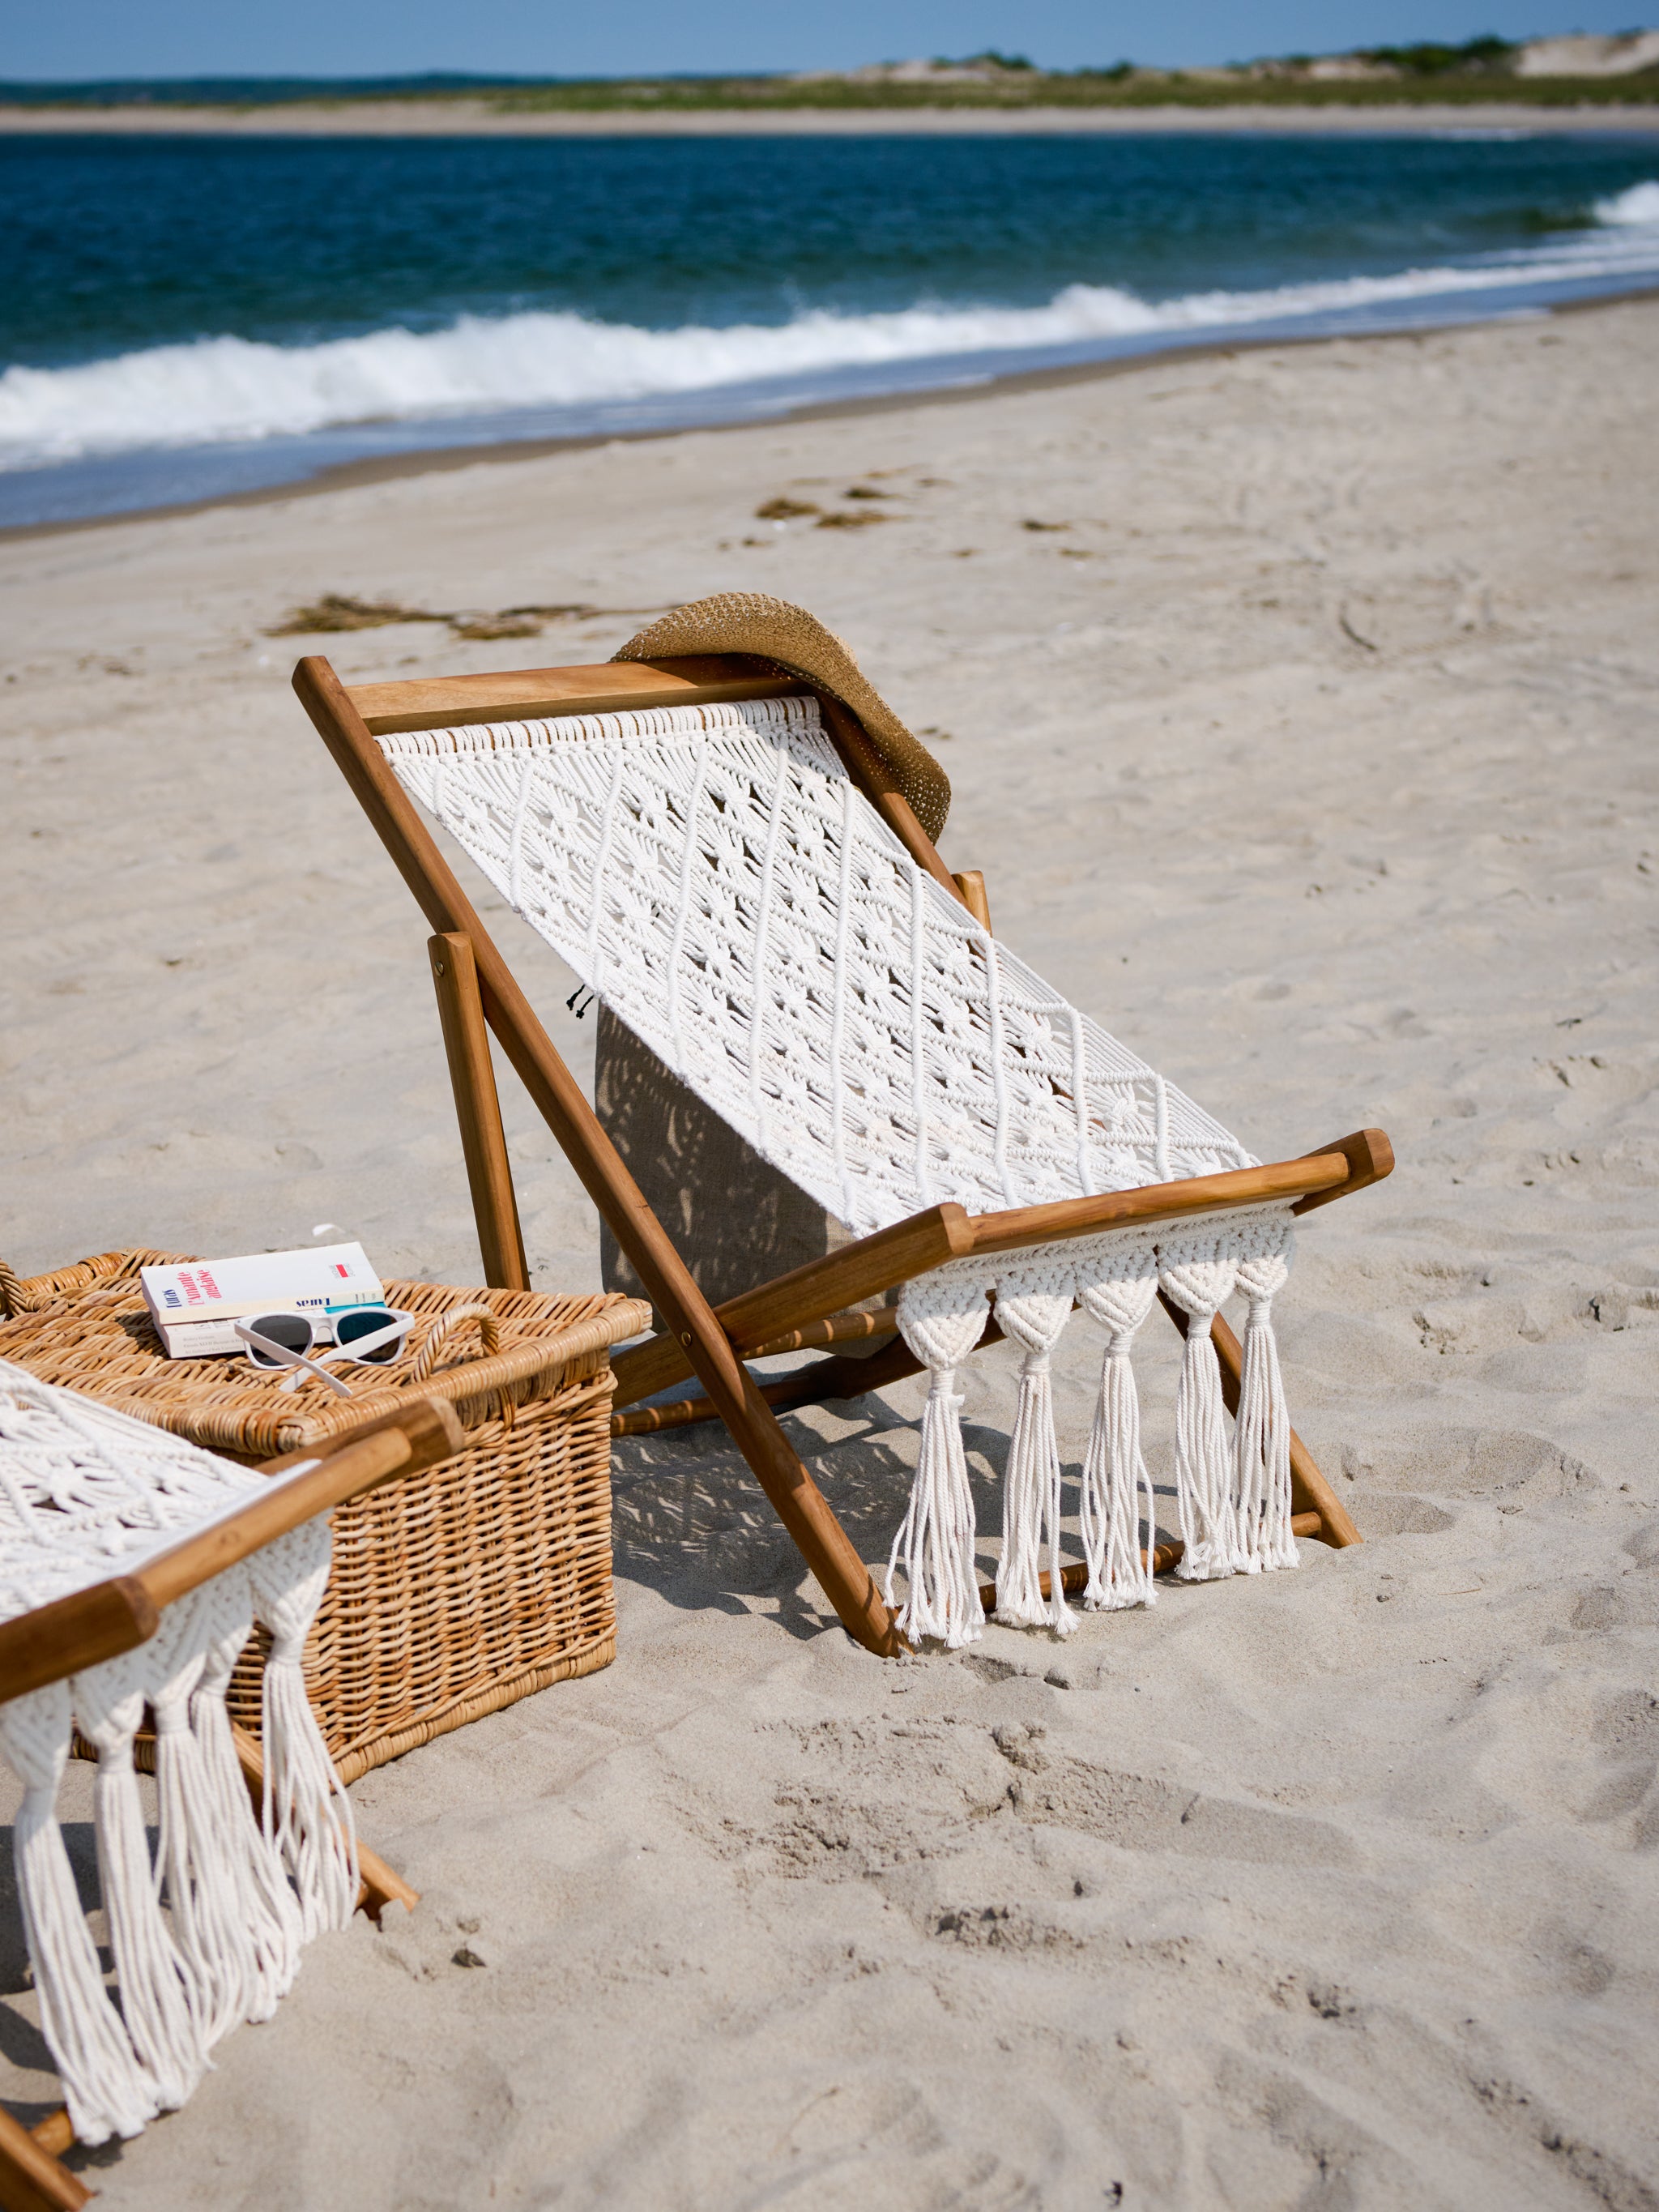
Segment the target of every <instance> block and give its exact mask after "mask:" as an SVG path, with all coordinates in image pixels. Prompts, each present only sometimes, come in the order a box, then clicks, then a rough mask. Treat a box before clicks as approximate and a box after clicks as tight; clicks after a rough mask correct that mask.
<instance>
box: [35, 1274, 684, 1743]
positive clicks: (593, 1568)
mask: <svg viewBox="0 0 1659 2212" xmlns="http://www.w3.org/2000/svg"><path fill="white" fill-rule="evenodd" d="M186 1256H187V1255H181V1254H178V1253H170V1252H149V1251H122V1252H106V1253H100V1255H98V1256H97V1257H96V1258H94V1259H91V1260H83V1261H79V1262H78V1263H77V1264H76V1266H74V1267H66V1268H64V1269H61V1270H59V1271H58V1273H55V1274H50V1275H40V1276H36V1277H34V1278H33V1279H30V1280H27V1281H24V1280H20V1279H19V1278H18V1277H17V1276H16V1275H15V1274H14V1273H11V1271H10V1270H9V1269H8V1268H6V1267H4V1266H3V1263H0V1304H3V1305H4V1306H5V1307H6V1308H7V1309H9V1314H10V1318H9V1319H8V1320H4V1321H0V1358H4V1359H10V1360H15V1362H16V1363H17V1364H18V1365H19V1366H21V1367H27V1368H28V1369H29V1370H30V1371H31V1372H32V1373H33V1374H35V1375H38V1376H40V1377H41V1378H42V1379H43V1380H44V1381H46V1382H48V1383H62V1384H64V1385H65V1386H66V1387H67V1388H69V1389H75V1390H82V1391H85V1392H86V1394H87V1395H88V1396H89V1397H94V1398H97V1399H99V1400H100V1401H102V1402H103V1403H105V1404H107V1405H113V1406H118V1407H121V1408H122V1410H123V1411H124V1412H126V1413H134V1414H137V1416H138V1417H139V1418H140V1419H143V1420H147V1421H151V1422H154V1423H155V1425H157V1426H159V1427H161V1428H167V1429H171V1430H173V1431H174V1432H175V1433H176V1434H178V1435H180V1436H185V1437H190V1438H191V1439H192V1441H193V1442H195V1443H200V1444H205V1445H207V1446H208V1447H209V1448H210V1449H212V1450H215V1451H220V1452H223V1453H224V1454H225V1455H227V1456H228V1457H230V1458H235V1459H242V1460H257V1459H265V1458H271V1457H275V1456H276V1455H278V1454H281V1453H284V1452H293V1451H303V1450H306V1449H312V1448H314V1447H316V1446H318V1445H319V1444H323V1443H326V1442H327V1441H328V1440H329V1439H330V1438H331V1437H335V1436H337V1435H340V1434H342V1433H343V1432H344V1431H346V1430H348V1429H351V1428H355V1427H356V1425H358V1424H359V1423H360V1422H362V1421H364V1420H366V1419H372V1418H373V1417H374V1415H375V1414H377V1413H385V1412H389V1411H391V1410H392V1409H393V1408H394V1407H396V1406H397V1404H398V1401H399V1400H400V1399H402V1398H404V1397H406V1396H409V1395H420V1396H422V1397H442V1398H447V1399H448V1400H450V1401H452V1402H453V1405H454V1407H455V1410H456V1412H457V1413H458V1415H459V1419H460V1421H461V1425H462V1427H463V1429H464V1431H465V1436H466V1445H465V1449H464V1450H462V1451H461V1452H459V1453H458V1454H457V1455H455V1457H454V1458H453V1459H448V1460H445V1461H444V1462H442V1463H441V1465H439V1466H437V1467H434V1468H427V1469H426V1470H425V1471H424V1472H422V1473H421V1474H414V1475H410V1476H405V1477H403V1478H400V1479H399V1480H397V1481H394V1482H391V1483H387V1484H386V1485H385V1486H382V1487H381V1488H380V1489H379V1490H376V1491H374V1492H370V1493H369V1494H368V1496H366V1497H363V1498H354V1499H352V1500H350V1501H349V1503H348V1504H344V1505H342V1506H339V1507H337V1509H336V1510H335V1513H334V1518H333V1528H334V1565H333V1568H332V1571H331V1574H330V1577H329V1583H328V1589H327V1592H326V1594H325V1596H324V1599H323V1603H322V1607H321V1608H320V1610H319V1614H318V1618H317V1622H316V1626H314V1628H313V1631H312V1633H311V1636H310V1638H309V1639H308V1641H307V1645H306V1654H305V1673H306V1683H307V1689H308V1690H309V1692H310V1694H311V1700H312V1704H313V1706H314V1707H315V1708H316V1711H317V1715H318V1718H319V1722H320V1723H321V1725H322V1729H323V1734H324V1736H325V1739H326V1741H327V1743H328V1746H329V1749H330V1750H331V1753H333V1755H334V1760H335V1765H336V1766H337V1769H338V1771H339V1774H340V1777H341V1779H342V1780H343V1781H345V1782H349V1781H352V1780H353V1779H355V1778H356V1776H358V1775H360V1774H362V1773H365V1772H367V1771H368V1769H369V1768H370V1767H372V1766H378V1765H380V1764H381V1763H382V1761H384V1760H386V1759H395V1758H396V1757H397V1756H398V1754H399V1753H402V1752H404V1751H408V1750H410V1749H412V1748H413V1747H415V1746H416V1744H422V1743H427V1742H429V1741H431V1739H432V1738H433V1737H434V1736H435V1735H443V1734H445V1733H446V1732H447V1730H448V1729H455V1728H459V1727H461V1726H462V1725H464V1723H466V1722H467V1721H470V1720H476V1719H477V1718H478V1717H480V1716H481V1715H483V1714H484V1713H488V1712H494V1711H496V1710H497V1709H498V1708H499V1707H501V1706H502V1705H511V1704H512V1703H513V1700H514V1699H518V1698H522V1697H527V1696H528V1695H529V1694H530V1693H531V1692H532V1691H534V1690H540V1689H544V1688H546V1687H547V1686H548V1685H549V1684H550V1683H552V1682H556V1681H560V1680H564V1679H566V1678H568V1677H569V1676H572V1675H576V1674H592V1673H593V1672H594V1671H595V1670H596V1669H597V1668H600V1667H604V1666H607V1665H609V1663H610V1662H611V1659H612V1658H613V1657H614V1656H615V1654H616V1609H615V1604H614V1601H613V1598H612V1594H611V1392H612V1389H613V1387H614V1386H613V1383H612V1378H611V1367H610V1359H609V1352H610V1348H611V1346H612V1345H613V1344H616V1343H618V1342H620V1341H621V1340H623V1339H624V1338H626V1337H629V1336H634V1335H637V1334H639V1332H640V1331H641V1329H643V1328H647V1327H648V1326H649V1324H650V1309H649V1308H648V1307H647V1306H645V1305H643V1304H641V1303H640V1301H639V1300H637V1299H634V1298H624V1297H546V1296H543V1295H540V1294H538V1293H536V1292H533V1291H497V1290H483V1291H471V1290H453V1289H450V1288H448V1287H447V1286H446V1285H441V1284H435V1283H407V1282H393V1283H388V1284H387V1285H386V1296H387V1299H388V1302H389V1303H390V1304H392V1305H396V1306H399V1307H402V1308H403V1309H404V1310H405V1311H406V1312H410V1313H413V1314H415V1315H416V1316H418V1322H419V1324H420V1325H417V1327H416V1328H415V1329H414V1330H413V1331H412V1332H411V1335H410V1351H409V1352H408V1353H407V1354H406V1355H405V1357H404V1358H402V1359H400V1360H399V1361H398V1363H397V1364H396V1366H395V1368H394V1369H392V1370H389V1371H388V1372H386V1373H385V1374H383V1373H382V1371H381V1370H379V1369H365V1368H355V1369H353V1368H348V1369H346V1370H344V1379H346V1380H347V1381H348V1382H349V1383H350V1384H351V1387H352V1390H353V1394H354V1395H352V1397H351V1398H350V1399H349V1400H347V1399H344V1398H339V1397H336V1396H335V1395H333V1394H332V1393H331V1392H330V1391H329V1390H328V1389H327V1388H326V1386H325V1384H323V1383H318V1382H314V1381H313V1380H312V1379H311V1378H309V1377H307V1379H306V1380H305V1381H303V1382H302V1383H301V1384H300V1386H299V1387H298V1389H295V1390H294V1391H291V1392H289V1391H279V1390H278V1389H277V1388H276V1382H275V1380H274V1379H273V1378H271V1377H270V1376H262V1375H258V1374H257V1373H255V1372H254V1370H252V1369H251V1368H250V1367H249V1366H248V1365H247V1364H246V1362H245V1361H242V1360H240V1359H224V1358H218V1359H187V1360H169V1359H168V1358H167V1356H166V1354H165V1352H163V1350H162V1348H161V1342H160V1340H159V1339H158V1338H157V1336H156V1334H155V1330H154V1329H153V1328H152V1327H151V1325H150V1322H149V1314H148V1312H147V1310H146V1309H145V1306H144V1303H143V1296H142V1293H141V1292H140V1291H139V1288H138V1282H137V1274H138V1270H139V1268H140V1267H149V1266H151V1265H154V1264H156V1263H160V1262H166V1261H179V1260H180V1259H182V1258H185V1257H186ZM477 1340H482V1344H483V1349H482V1350H480V1349H479V1348H478V1341H477ZM428 1370H429V1371H428ZM263 1667H264V1647H263V1645H262V1644H258V1641H257V1640H256V1643H254V1644H250V1646H249V1648H248V1650H246V1652H245V1653H244V1654H243V1656H242V1659H241V1662H240V1664H239V1666H238V1668H237V1670H236V1673H235V1675H234V1677H233V1679H232V1682H231V1687H230V1706H231V1712H232V1716H233V1717H234V1720H235V1721H236V1722H237V1723H238V1725H239V1726H240V1727H242V1728H244V1729H247V1730H248V1732H249V1733H250V1734H251V1735H258V1725H259V1688H260V1674H261V1672H262V1670H263Z"/></svg>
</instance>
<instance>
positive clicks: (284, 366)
mask: <svg viewBox="0 0 1659 2212" xmlns="http://www.w3.org/2000/svg"><path fill="white" fill-rule="evenodd" d="M1597 212H1598V214H1599V215H1600V216H1601V221H1602V222H1603V223H1604V224H1605V225H1607V226H1609V227H1610V228H1607V229H1604V230H1602V231H1601V232H1599V233H1590V234H1583V235H1582V236H1579V237H1576V238H1573V239H1570V240H1566V239H1564V240H1562V241H1560V243H1559V245H1556V246H1550V247H1544V248H1540V249H1537V250H1534V252H1529V253H1523V254H1516V255H1504V256H1494V257H1492V258H1491V259H1489V260H1487V261H1484V262H1481V263H1478V264H1473V265H1465V266H1462V267H1458V268H1430V269H1409V270H1402V271H1401V272H1400V273H1399V274H1398V275H1395V276H1352V277H1346V278H1340V279H1334V280H1332V281H1330V282H1328V283H1310V284H1291V285H1284V286H1279V287H1278V288H1275V289H1268V290H1263V291H1256V292H1206V293H1195V294H1192V295H1188V296H1187V297H1185V298H1182V299H1176V300H1167V301H1161V302H1158V303H1156V304H1154V303H1152V302H1149V301H1145V300H1140V299H1138V298H1136V297H1135V296H1134V295H1133V293H1130V292H1126V291H1120V290H1117V289H1114V288H1113V287H1111V286H1109V285H1097V284H1095V285H1091V284H1073V285H1070V286H1068V287H1067V288H1066V289H1065V290H1064V291H1062V292H1060V293H1058V294H1057V295H1055V297H1054V299H1052V300H1050V301H1048V304H1047V305H1046V306H1044V307H910V308H905V309H902V310H899V311H896V312H890V313H872V314H861V315H859V314H835V313H828V312H826V311H823V310H815V311H813V312H811V313H805V314H802V315H799V316H797V317H796V318H795V319H794V320H793V321H792V322H788V323H784V324H780V325H763V324H752V323H751V324H737V325H732V326H731V327H729V328H726V329H723V330H722V329H716V328H710V327H703V326H699V325H684V326H683V327H681V328H679V329H677V330H665V331H652V330H641V329H636V328H634V327H632V326H630V325H626V324H618V323H605V322H599V321H595V320H592V319H589V318H587V317H585V316H582V315H579V314H573V313H544V312H540V313H521V314H515V315H507V316H502V317H500V318H496V319H483V318H479V317H472V316H464V317H462V318H461V319H459V321H457V322H456V323H454V324H453V325H451V326H450V327H449V328H448V329H447V330H440V331H423V332H416V331H408V330H403V329H392V330H381V331H372V332H370V333H369V334H368V335H367V336H366V337H354V338H337V339H333V340H331V341H329V342H327V343H322V344H319V345H301V346H279V345H269V344H264V343H256V342H254V341H252V340H250V339H246V338H240V337H210V338H201V339H198V340H197V341H195V342H194V343H190V344H185V345H166V346H154V347H150V348H148V349H145V350H143V351H141V352H136V353H128V354H121V355H118V356H114V357H113V358H112V359H110V360H107V361H97V362H86V363H83V364H80V365H77V366H75V367H72V368H25V367H21V366H15V367H13V368H9V369H7V370H6V371H5V373H4V374H3V375H0V468H11V469H15V468H21V467H27V466H32V465H40V464H42V463H49V462H54V461H64V460H71V459H76V458H79V457H81V456H84V455H90V454H99V453H131V452H135V451H138V450H142V449H144V448H155V447H179V446H193V445H201V444H206V443H214V442H224V441H246V440H254V439H259V438H268V437H275V436H281V435H299V434H303V433H305V432H307V431H316V430H321V429H325V428H328V427H329V426H331V425H340V424H348V423H356V422H374V421H386V420H388V419H390V420H393V421H420V420H427V419H441V418H442V417H444V416H458V415H470V416H477V415H481V414H489V413H492V412H495V411H497V410H520V409H526V408H541V409H560V408H566V407H570V408H576V407H580V406H583V405H589V406H591V405H592V404H595V403H603V402H607V401H611V402H616V401H627V400H640V399H647V398H665V397H669V396H671V395H674V394H678V393H684V392H705V391H714V390H718V389H720V387H722V386H727V387H729V386H734V385H748V384H751V383H756V382H764V381H765V380H778V379H782V380H789V379H800V378H802V377H805V376H814V375H816V376H817V377H819V378H820V379H821V378H822V376H823V374H825V373H826V372H827V373H830V374H833V373H834V372H836V371H837V370H842V371H851V370H866V371H867V370H869V369H870V368H880V367H881V366H882V365H884V364H888V363H897V362H921V361H927V360H928V359H930V358H935V357H940V358H943V357H951V358H954V359H956V360H957V361H960V360H961V359H962V358H963V357H967V358H969V359H970V360H971V358H972V357H973V356H976V355H993V354H994V355H998V356H1004V357H1006V356H1010V355H1015V356H1017V355H1019V354H1021V353H1030V352H1034V351H1040V350H1042V349H1054V348H1056V347H1066V346H1085V347H1086V346H1087V345H1088V344H1090V343H1091V342H1092V343H1100V342H1102V341H1109V340H1111V339H1114V338H1126V337H1127V338H1134V337H1149V336H1155V335H1156V334H1157V333H1158V332H1159V331H1169V332H1170V333H1177V332H1186V331H1201V330H1206V329H1219V328H1234V329H1237V328H1241V327H1242V328H1248V327H1249V326H1250V325H1255V324H1263V323H1273V324H1283V323H1290V324H1292V325H1300V324H1308V323H1314V324H1317V323H1319V322H1321V321H1328V320H1329V319H1332V318H1334V317H1340V316H1341V315H1343V314H1345V313H1352V312H1354V311H1356V310H1364V309H1367V308H1384V309H1386V308H1388V307H1397V306H1401V305H1404V304H1406V303H1409V302H1411V301H1427V300H1432V299H1435V298H1442V297H1446V296H1449V295H1457V294H1470V295H1474V294H1480V293H1484V292H1492V291H1495V290H1500V289H1509V288H1513V287H1515V286H1517V285H1527V286H1529V287H1533V288H1547V287H1548V286H1549V285H1551V284H1553V283H1565V282H1569V281H1574V280H1583V279H1606V278H1615V279H1616V278H1619V277H1628V278H1629V279H1631V280H1632V281H1638V280H1639V279H1640V278H1641V277H1643V276H1659V234H1653V233H1651V232H1650V231H1649V228H1648V227H1649V226H1650V224H1652V223H1654V222H1655V221H1656V219H1659V184H1642V185H1633V186H1632V188H1631V189H1630V190H1629V191H1626V192H1622V193H1620V195H1619V196H1618V197H1617V198H1616V199H1612V200H1608V201H1607V202H1605V203H1603V204H1602V206H1601V208H1600V209H1598V210H1597Z"/></svg>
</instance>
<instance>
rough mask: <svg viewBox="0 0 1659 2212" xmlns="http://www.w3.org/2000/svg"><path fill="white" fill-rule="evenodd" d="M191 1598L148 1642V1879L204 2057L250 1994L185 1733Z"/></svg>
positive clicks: (241, 1926) (241, 1925) (223, 1842)
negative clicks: (152, 1829) (151, 1759)
mask: <svg viewBox="0 0 1659 2212" xmlns="http://www.w3.org/2000/svg"><path fill="white" fill-rule="evenodd" d="M204 1597H207V1598H209V1600H210V1597H211V1593H210V1591H205V1592H199V1593H197V1595H196V1596H195V1597H193V1598H190V1599H186V1600H185V1601H183V1602H182V1603H180V1604H179V1605H176V1606H174V1607H172V1608H171V1609H170V1610H169V1612H168V1613H167V1614H165V1615H164V1616H163V1619H162V1623H161V1634H160V1636H158V1637H157V1638H156V1639H155V1644H152V1646H151V1649H152V1650H155V1649H156V1646H157V1645H161V1647H162V1649H161V1650H159V1651H157V1653H156V1656H157V1660H158V1662H159V1663H160V1665H161V1668H162V1670H163V1680H161V1683H160V1685H159V1686H158V1687H156V1688H155V1689H154V1690H153V1691H152V1692H151V1705H152V1706H153V1709H154V1711H155V1794H156V1796H157V1798H158V1800H159V1801H160V1804H161V1848H160V1850H159V1851H158V1853H157V1858H156V1872H157V1875H158V1877H159V1878H160V1880H161V1881H162V1882H164V1883H165V1885H166V1889H167V1903H168V1905H169V1906H170V1907H171V1908H172V1912H173V1942H175V1943H176V1945H177V1946H178V1949H179V1957H180V1958H181V1959H182V1960H183V1961H184V1964H185V1971H186V1972H187V1974H188V1975H189V1977H190V1978H191V1983H192V1984H193V1988H192V1992H191V1997H192V2009H193V2011H194V2012H195V2015H196V2018H197V2023H198V2025H199V2027H200V2029H201V2033H202V2039H203V2042H204V2045H206V2046H207V2048H208V2049H209V2050H211V2049H212V2047H213V2045H215V2044H216V2042H217V2041H218V2040H219V2039H220V2037H221V2036H222V2035H225V2034H227V2033H228V2032H229V2031H230V2029H232V2028H233V2027H236V2026H238V2025H239V2024H240V2022H241V2021H244V2020H246V2018H247V2017H248V2015H249V2014H250V2012H252V2009H253V2007H254V2005H255V2004H256V2003H257V2002H258V1993H259V1975H258V1963H257V1961H256V1960H255V1958H254V1954H253V1937H252V1930H251V1929H250V1928H249V1926H248V1923H247V1918H246V1913H245V1912H244V1911H242V1910H241V1909H240V1907H241V1899H240V1897H239V1895H238V1893H237V1885H236V1883H235V1881H234V1879H233V1877H232V1875H231V1874H230V1871H229V1861H230V1857H231V1849H232V1839H231V1838H230V1836H229V1835H228V1834H227V1833H226V1832H225V1827H224V1820H223V1814H222V1809H221V1804H220V1799H219V1794H218V1792H217V1790H216V1788H215V1786H214V1784H213V1780H212V1778H211V1777H210V1774H209V1772H208V1769H207V1766H206V1765H205V1763H204V1760H203V1758H202V1747H201V1746H200V1745H199V1744H198V1743H197V1741H196V1737H195V1735H194V1733H193V1731H192V1730H191V1725H190V1700H191V1692H193V1691H194V1689H195V1687H196V1685H197V1682H198V1681H199V1680H200V1679H201V1674H202V1668H203V1663H204V1657H205V1653H204V1642H205V1640H206V1637H207V1634H208V1633H209V1630H208V1625H207V1623H206V1622H205V1621H204V1620H203V1618H202V1607H203V1600H204Z"/></svg>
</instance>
